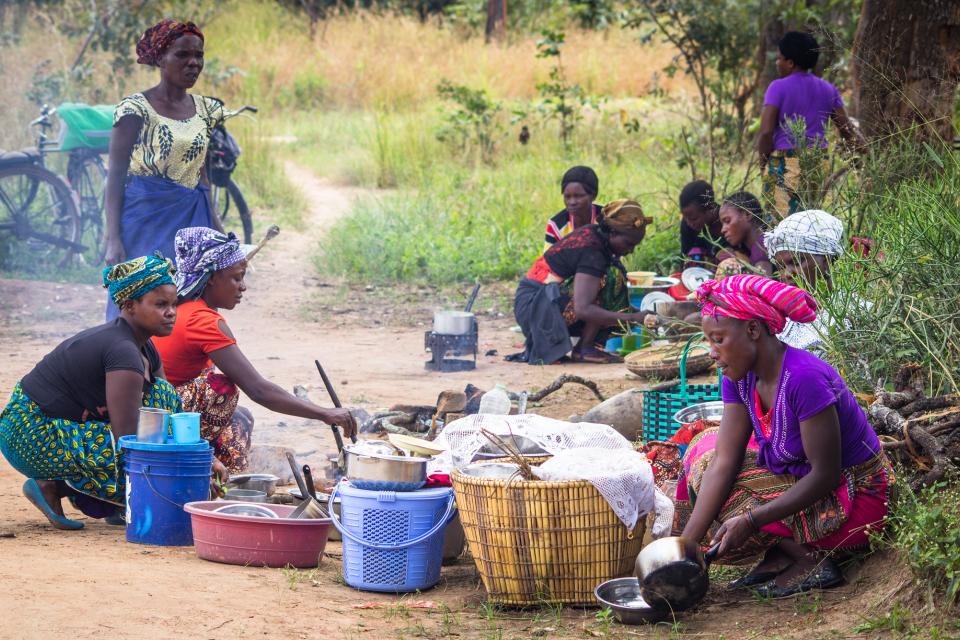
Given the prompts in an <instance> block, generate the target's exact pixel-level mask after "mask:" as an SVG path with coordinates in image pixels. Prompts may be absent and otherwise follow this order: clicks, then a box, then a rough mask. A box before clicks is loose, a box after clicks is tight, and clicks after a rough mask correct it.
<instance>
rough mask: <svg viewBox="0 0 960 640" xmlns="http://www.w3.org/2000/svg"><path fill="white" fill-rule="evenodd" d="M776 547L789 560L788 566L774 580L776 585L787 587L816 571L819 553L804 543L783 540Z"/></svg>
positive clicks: (818, 563)
mask: <svg viewBox="0 0 960 640" xmlns="http://www.w3.org/2000/svg"><path fill="white" fill-rule="evenodd" d="M777 547H778V548H779V550H780V552H781V553H782V555H783V557H784V558H786V560H787V561H788V562H789V566H788V567H787V568H785V569H784V570H783V571H781V573H780V574H779V575H777V577H776V580H775V581H776V584H777V586H778V587H787V586H790V585H792V584H794V583H796V582H798V581H801V580H803V579H805V578H806V577H807V576H809V575H810V574H811V573H813V572H814V571H816V570H817V568H818V567H819V565H820V560H821V558H820V555H819V554H818V553H817V552H816V551H815V550H814V549H812V548H810V547H808V546H806V545H803V544H797V543H796V542H793V541H792V540H785V541H783V542H781V543H780V544H778V545H777Z"/></svg>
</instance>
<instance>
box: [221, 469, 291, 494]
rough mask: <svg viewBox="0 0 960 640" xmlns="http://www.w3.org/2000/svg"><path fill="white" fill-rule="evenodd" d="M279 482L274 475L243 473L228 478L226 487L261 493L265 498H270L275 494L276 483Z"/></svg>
mask: <svg viewBox="0 0 960 640" xmlns="http://www.w3.org/2000/svg"><path fill="white" fill-rule="evenodd" d="M279 481H280V478H278V477H277V476H275V475H271V474H269V473H243V474H240V475H236V476H230V480H228V481H227V486H228V487H230V488H234V487H236V488H237V489H251V490H253V491H263V492H264V493H265V494H267V496H268V497H269V496H272V495H273V494H274V493H276V492H277V482H279Z"/></svg>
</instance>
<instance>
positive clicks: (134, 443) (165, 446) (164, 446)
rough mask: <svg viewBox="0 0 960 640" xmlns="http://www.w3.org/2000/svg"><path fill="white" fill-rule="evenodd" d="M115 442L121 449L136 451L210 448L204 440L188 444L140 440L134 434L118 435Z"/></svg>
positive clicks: (176, 451) (179, 450)
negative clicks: (118, 437)
mask: <svg viewBox="0 0 960 640" xmlns="http://www.w3.org/2000/svg"><path fill="white" fill-rule="evenodd" d="M117 444H118V445H120V448H121V449H133V450H137V451H164V452H167V453H179V452H187V451H198V452H199V451H207V450H208V449H210V444H209V443H208V442H207V441H206V440H201V441H200V442H191V443H189V444H178V443H176V442H170V443H157V442H140V441H139V440H137V436H136V434H133V435H129V436H120V439H119V440H118V441H117Z"/></svg>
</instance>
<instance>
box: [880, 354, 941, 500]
mask: <svg viewBox="0 0 960 640" xmlns="http://www.w3.org/2000/svg"><path fill="white" fill-rule="evenodd" d="M893 386H894V391H884V390H883V385H882V384H879V383H878V385H877V390H876V393H875V394H874V395H873V396H872V398H870V399H871V400H872V401H871V402H870V406H869V410H868V411H867V417H868V419H869V420H870V424H871V425H872V426H873V428H874V430H875V431H876V432H877V434H878V435H879V436H880V440H881V441H882V443H883V448H884V450H885V451H886V452H887V455H889V456H890V457H891V458H892V459H894V460H899V462H900V463H901V464H903V465H904V466H905V467H906V468H907V469H916V471H917V472H918V477H917V478H916V480H915V481H914V482H913V485H914V488H919V487H925V486H930V485H932V484H934V483H935V482H937V481H938V480H940V479H942V478H943V477H944V476H945V475H947V474H949V473H957V472H958V471H960V394H948V395H942V396H935V397H927V396H926V395H925V393H924V378H923V370H922V369H921V367H920V365H917V364H913V363H911V364H906V365H904V366H903V367H901V369H900V371H899V372H898V373H897V376H896V378H895V380H894V385H893Z"/></svg>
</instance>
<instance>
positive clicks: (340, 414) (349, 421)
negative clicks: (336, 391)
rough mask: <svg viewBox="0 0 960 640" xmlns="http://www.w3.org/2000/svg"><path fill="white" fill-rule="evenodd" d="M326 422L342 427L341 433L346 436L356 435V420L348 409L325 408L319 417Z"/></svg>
mask: <svg viewBox="0 0 960 640" xmlns="http://www.w3.org/2000/svg"><path fill="white" fill-rule="evenodd" d="M321 420H323V421H324V422H326V423H327V424H329V425H331V426H334V427H340V428H341V429H343V435H345V436H347V437H348V438H350V437H353V436H355V435H357V421H356V420H355V419H354V418H353V415H352V414H351V413H350V410H349V409H325V410H324V415H323V417H322V418H321Z"/></svg>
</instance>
